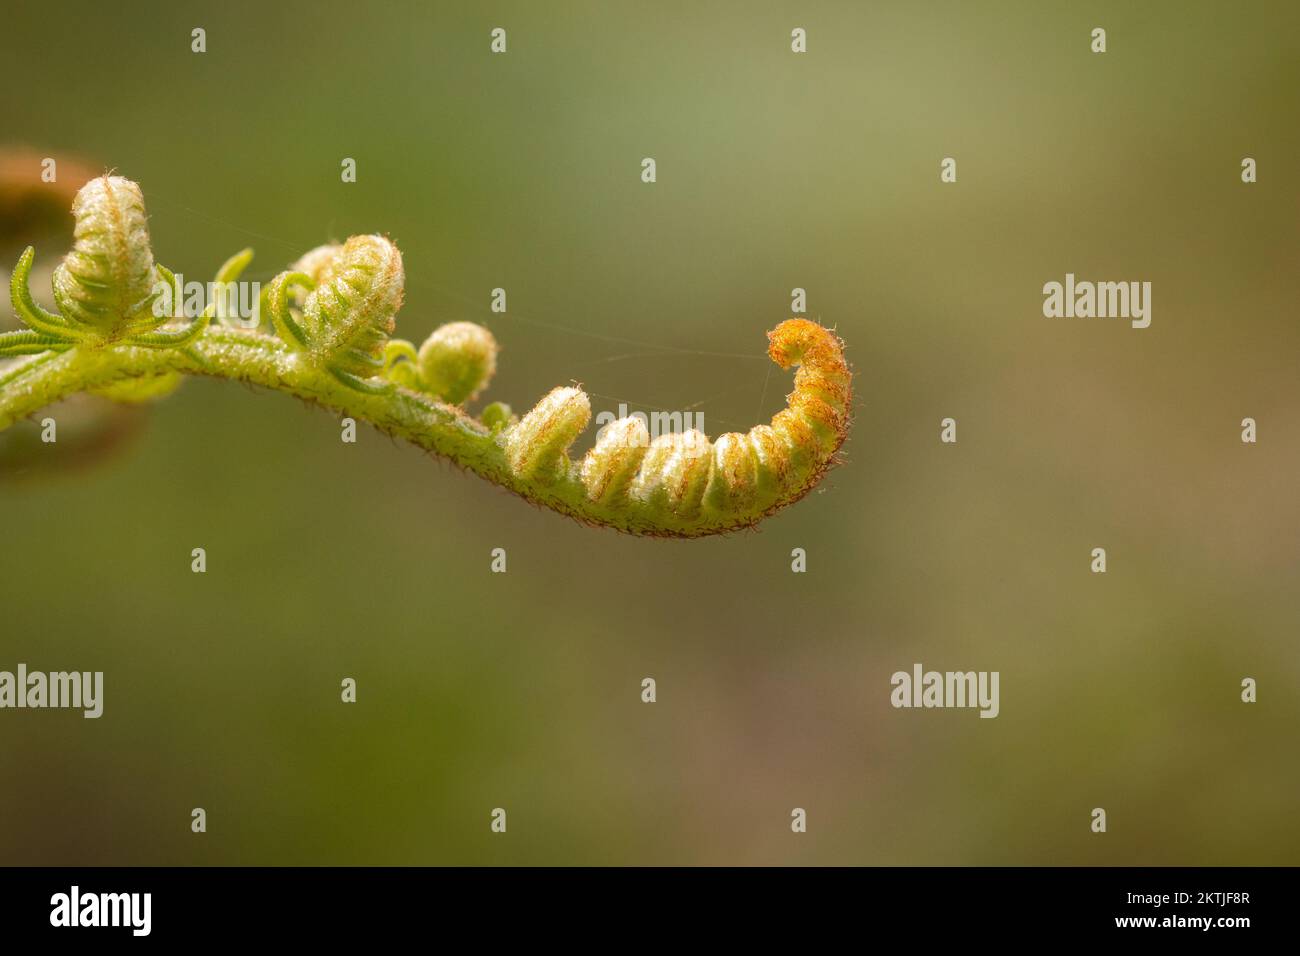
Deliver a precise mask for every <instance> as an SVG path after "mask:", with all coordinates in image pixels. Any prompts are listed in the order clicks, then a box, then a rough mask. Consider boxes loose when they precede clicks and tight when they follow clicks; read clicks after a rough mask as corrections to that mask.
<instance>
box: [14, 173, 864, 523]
mask: <svg viewBox="0 0 1300 956" xmlns="http://www.w3.org/2000/svg"><path fill="white" fill-rule="evenodd" d="M73 213H74V215H75V216H76V218H77V228H76V232H75V240H74V249H73V251H72V252H71V253H69V255H68V257H67V258H66V259H65V260H64V263H63V264H62V265H60V267H59V269H58V270H56V273H55V277H54V292H55V301H56V302H57V303H58V305H59V312H58V313H51V312H47V311H45V310H44V309H42V308H41V307H40V306H39V305H37V304H36V302H35V301H34V300H33V298H32V296H31V293H30V290H29V287H28V281H29V276H30V272H31V266H32V260H33V252H32V250H31V249H28V250H27V251H26V252H24V253H23V256H22V258H20V259H19V262H18V266H17V268H16V269H15V270H14V275H13V281H12V283H11V290H10V291H11V297H12V300H13V305H14V310H15V312H16V314H17V316H18V318H19V319H20V320H21V321H22V322H23V323H24V324H25V325H26V326H27V328H26V329H24V330H20V331H17V332H10V333H6V334H3V335H0V358H8V357H23V356H25V357H23V358H18V359H17V361H16V362H15V363H13V364H11V365H10V367H8V368H5V369H0V429H4V428H8V427H9V426H11V425H12V424H13V423H14V422H16V421H18V420H20V419H22V418H24V417H26V416H28V415H31V414H33V413H34V412H36V411H38V410H39V409H41V408H43V407H45V406H46V405H48V404H50V403H52V402H55V401H58V400H59V399H61V398H64V397H66V396H68V395H71V394H74V393H77V392H82V391H92V392H96V393H98V394H101V395H107V396H109V397H113V398H117V399H119V400H125V401H146V400H151V399H153V398H156V397H159V396H161V395H163V394H166V393H167V392H169V391H170V390H171V389H172V388H174V387H175V385H176V384H178V383H179V381H180V380H181V378H182V377H183V376H185V375H195V376H209V377H217V378H226V379H232V380H236V381H243V382H248V383H251V384H254V385H259V386H263V387H265V388H269V389H274V390H277V391H282V392H286V393H288V394H292V395H296V396H298V397H300V398H303V399H306V400H308V401H312V402H315V403H318V404H320V405H323V406H325V407H328V408H331V409H333V410H335V411H338V412H340V413H342V414H345V415H348V416H351V417H353V418H356V419H357V420H364V421H368V422H370V423H371V424H372V425H374V426H375V427H376V428H378V429H380V430H381V431H384V432H387V433H388V434H390V435H393V436H395V437H399V438H403V439H405V440H407V441H410V442H412V443H413V444H415V445H417V446H419V447H421V448H424V449H426V450H428V451H430V452H433V453H435V454H439V455H443V456H446V457H448V458H451V459H452V460H454V461H456V462H457V463H458V464H460V465H462V466H463V467H465V468H467V469H469V470H471V471H474V472H476V473H477V474H479V475H481V476H482V477H484V478H486V479H488V480H489V481H492V482H494V483H496V484H499V485H501V486H503V487H505V488H507V489H509V490H511V491H513V492H515V493H517V494H519V495H520V496H522V497H524V498H526V499H528V500H530V501H532V502H534V503H536V504H538V505H542V506H544V507H547V508H551V509H553V510H555V511H558V512H561V513H562V514H566V515H569V516H571V517H573V518H576V519H578V520H580V521H583V522H585V523H588V524H593V525H601V526H606V527H611V528H615V529H617V530H619V531H624V532H628V533H632V534H643V535H659V536H674V537H696V536H701V535H708V534H715V533H719V532H724V531H729V530H734V529H738V528H744V527H749V526H751V525H754V524H756V523H757V522H758V521H760V520H761V519H762V518H763V517H765V516H767V515H768V514H771V513H773V512H775V511H777V510H780V509H781V508H783V507H785V506H786V505H788V504H791V503H792V502H794V501H797V500H798V499H799V498H801V497H803V495H805V494H806V493H807V492H808V491H810V490H811V489H812V488H813V487H814V486H815V485H816V484H817V483H818V482H819V481H820V480H821V477H822V474H823V473H824V472H825V470H826V469H827V468H828V467H829V466H830V465H831V464H833V463H834V461H835V459H836V455H837V452H838V450H839V448H840V446H841V444H842V442H843V441H844V438H845V435H846V433H847V429H848V425H849V418H850V411H851V401H852V381H851V379H852V376H851V372H850V370H849V367H848V365H847V363H846V362H845V360H844V354H843V343H841V342H840V340H839V338H838V337H837V336H836V335H835V334H834V333H833V332H831V331H830V330H828V329H826V328H823V327H822V326H821V325H818V324H817V323H814V322H810V321H807V320H805V319H790V320H787V321H785V322H782V323H781V324H780V325H778V326H777V327H776V328H775V329H773V330H772V331H771V332H769V333H768V339H769V348H768V354H769V356H770V357H771V358H772V360H773V361H774V362H776V364H777V365H779V366H780V367H781V368H783V369H788V368H791V367H796V366H797V368H798V370H797V372H796V374H795V383H794V391H792V392H791V393H790V395H789V397H788V404H787V407H786V408H785V409H784V410H782V411H781V412H779V413H777V414H776V415H775V416H774V417H773V419H772V421H771V423H770V424H766V425H756V426H755V427H754V428H752V429H750V430H749V431H748V432H747V433H744V434H741V433H735V432H733V433H728V434H724V435H721V436H719V437H718V438H717V440H716V441H712V442H710V441H709V439H708V438H707V437H705V436H704V435H703V434H702V433H700V432H699V431H694V430H691V431H686V432H682V433H671V434H666V435H660V436H658V437H656V438H653V439H651V437H650V434H649V432H648V430H647V428H646V425H645V422H644V421H642V420H641V419H640V418H638V417H635V416H633V417H628V418H623V419H620V420H618V421H615V422H613V423H612V424H610V425H607V426H606V427H605V428H603V429H602V430H601V432H600V433H599V435H598V437H597V441H596V444H595V447H593V448H592V449H591V450H590V451H589V452H587V453H586V455H584V456H583V457H582V458H581V459H579V460H577V461H574V460H572V459H570V457H569V449H570V448H571V447H572V445H573V443H574V442H575V441H576V440H577V438H578V436H579V435H580V434H581V433H582V432H583V430H584V429H585V428H586V427H587V424H588V422H589V419H590V417H591V405H590V401H589V399H588V398H587V395H586V394H585V393H584V392H583V391H582V389H581V388H579V387H573V386H566V387H560V388H556V389H554V390H552V391H551V392H550V393H549V394H547V395H546V396H545V397H543V398H542V400H541V401H540V402H538V403H537V405H536V406H535V407H534V408H533V409H532V410H531V411H529V412H528V413H527V414H526V415H524V416H523V417H522V418H517V417H516V416H515V415H514V414H513V413H512V412H511V411H510V408H509V406H507V405H504V404H501V403H499V402H498V403H493V404H491V405H489V406H487V407H486V408H485V409H484V410H483V412H482V414H481V415H480V416H479V417H478V418H475V417H473V416H471V415H470V414H469V413H468V412H467V411H466V410H465V409H464V407H463V405H464V403H465V402H468V401H471V400H473V399H474V398H475V397H476V396H477V395H478V394H479V393H481V392H482V391H483V389H484V388H485V387H486V386H487V384H488V382H489V381H490V380H491V378H492V375H493V373H494V372H495V370H496V360H497V351H498V349H497V343H496V340H495V339H494V338H493V337H492V335H491V333H489V332H488V331H487V330H486V329H484V328H483V327H481V326H479V325H475V324H474V323H470V322H453V323H450V324H448V325H444V326H442V327H440V328H439V329H437V330H435V331H434V332H433V334H432V335H430V336H429V338H428V339H426V340H425V341H424V343H422V344H421V345H420V346H419V347H418V348H417V347H416V346H415V345H414V344H413V343H411V342H407V341H405V340H402V339H394V338H392V333H393V331H394V329H395V316H396V313H397V311H398V309H399V308H400V306H401V302H402V293H403V286H404V271H403V264H402V256H401V253H400V252H399V251H398V249H397V247H396V246H395V245H394V244H393V243H392V242H391V241H390V240H388V239H386V238H384V237H382V236H375V235H370V236H353V237H352V238H350V239H348V241H347V242H346V243H343V244H341V245H326V246H321V247H318V248H317V249H314V250H312V251H311V252H309V253H307V254H306V255H304V256H303V257H302V258H301V259H299V261H298V262H296V263H295V264H294V265H293V266H291V267H290V269H289V270H287V271H286V272H283V273H281V274H280V275H278V276H276V277H275V279H273V280H272V281H271V282H270V283H269V284H268V286H267V288H266V289H264V290H263V292H262V297H261V306H262V309H263V311H264V312H265V313H266V314H267V317H268V318H269V320H270V324H271V327H272V329H273V332H265V331H261V330H260V329H258V328H240V327H236V326H234V325H232V324H229V323H226V322H225V321H217V322H213V319H214V317H215V313H214V310H213V306H212V305H209V306H208V308H207V309H205V310H204V311H203V313H202V314H200V315H199V316H196V317H194V318H193V319H191V320H189V321H188V322H186V321H185V320H184V318H183V317H180V316H177V315H175V314H174V312H175V310H171V311H170V312H169V311H168V310H162V311H164V312H165V313H167V314H164V315H163V316H161V317H160V316H158V315H157V314H156V313H157V312H158V311H159V309H158V308H156V307H155V302H156V300H157V298H158V295H159V293H158V289H159V287H160V283H161V284H164V285H165V284H170V283H172V282H173V281H174V280H173V277H172V274H171V272H170V271H169V270H167V269H166V268H165V267H164V266H162V265H160V264H158V263H156V262H155V261H154V259H153V253H152V250H151V249H150V248H149V237H148V231H147V227H146V219H145V214H144V202H143V197H142V196H141V193H140V189H139V187H138V186H137V185H136V184H135V183H132V182H130V181H129V180H125V179H122V178H121V177H115V176H113V177H110V176H105V177H101V178H100V179H96V180H93V181H92V182H90V183H88V184H87V185H86V186H85V187H83V189H82V190H81V192H80V193H78V195H77V200H76V202H75V203H74V206H73ZM251 257H252V253H251V251H249V250H244V251H243V252H241V253H238V254H237V255H235V256H233V257H232V258H231V259H230V260H229V261H228V262H227V263H225V265H223V266H222V268H221V270H219V272H218V274H217V279H218V282H225V283H228V282H233V281H235V280H236V279H237V278H238V276H239V274H240V272H241V271H242V270H243V268H244V267H245V266H247V264H248V262H249V260H250V259H251Z"/></svg>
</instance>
